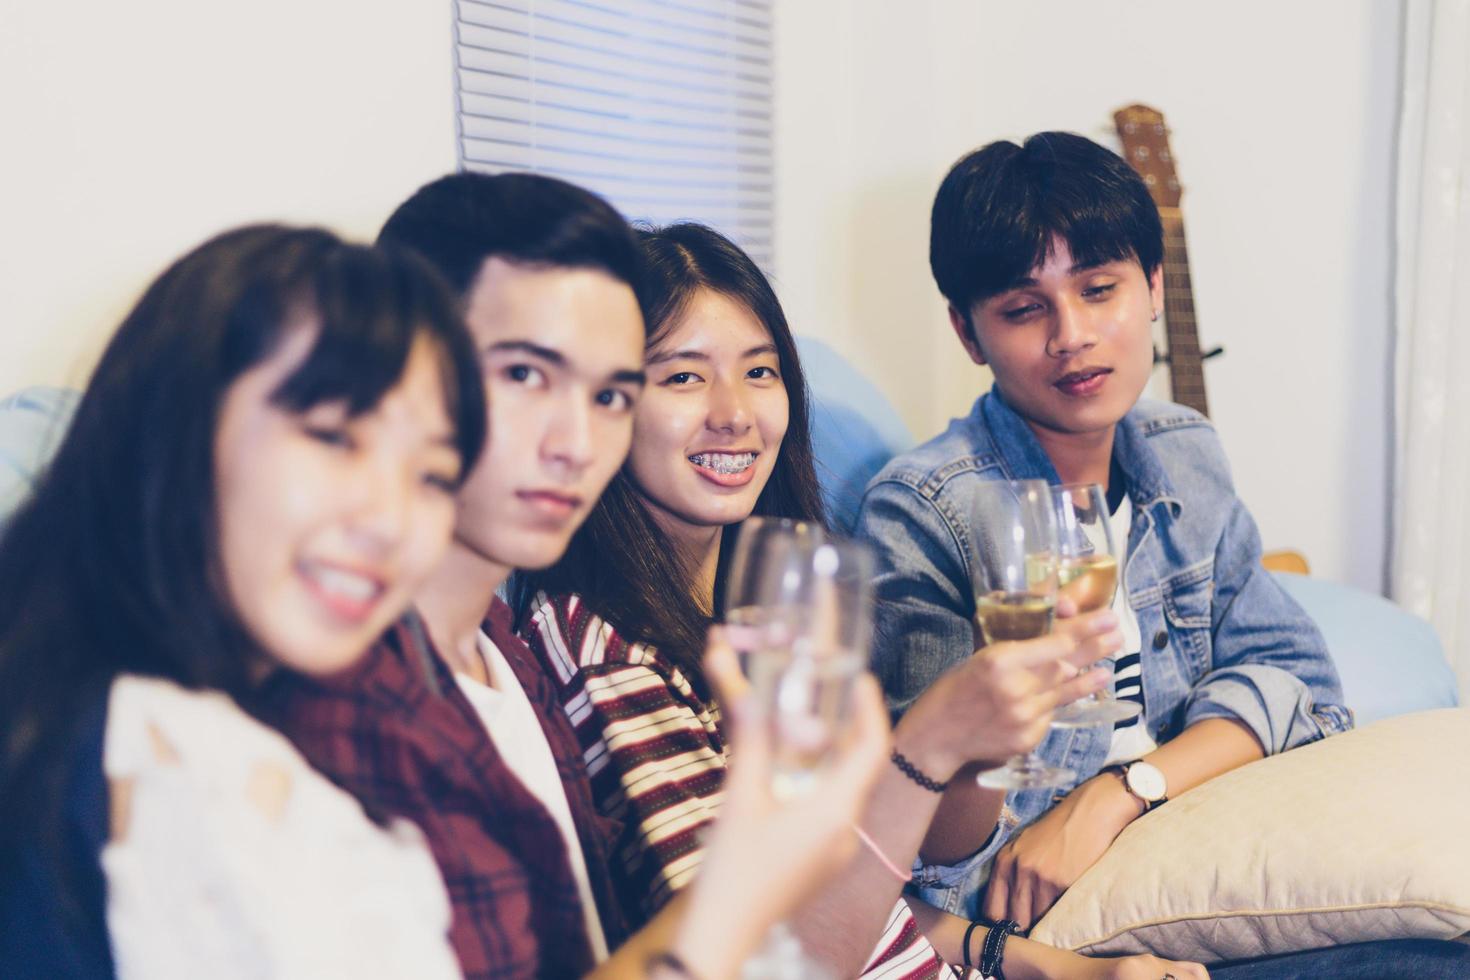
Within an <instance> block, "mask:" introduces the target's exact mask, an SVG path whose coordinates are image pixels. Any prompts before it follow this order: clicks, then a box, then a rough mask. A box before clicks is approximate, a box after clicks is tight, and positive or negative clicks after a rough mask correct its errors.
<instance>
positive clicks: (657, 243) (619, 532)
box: [512, 224, 824, 693]
mask: <svg viewBox="0 0 1470 980" xmlns="http://www.w3.org/2000/svg"><path fill="white" fill-rule="evenodd" d="M639 238H640V239H641V241H642V243H643V248H644V252H645V254H646V256H647V258H648V306H647V309H648V321H649V326H650V329H651V333H650V338H649V346H650V347H652V346H654V345H655V344H657V343H658V342H659V340H661V339H662V338H663V337H664V336H666V335H667V334H668V332H669V330H671V329H672V328H673V327H674V325H675V324H677V323H678V322H679V319H680V317H682V316H683V315H684V313H685V311H687V310H688V308H689V305H690V303H691V302H692V301H693V299H694V297H695V295H696V294H697V293H698V292H699V291H700V290H703V289H709V290H713V291H715V292H717V293H720V294H722V295H724V296H727V297H729V298H730V299H732V300H734V301H735V302H737V303H739V304H741V305H742V306H744V307H745V308H746V309H748V310H750V312H751V313H752V314H753V315H754V316H755V318H756V319H757V320H759V321H760V322H761V324H762V325H763V326H764V327H765V328H766V331H767V332H768V333H769V334H770V335H771V340H772V342H773V343H774V344H775V345H776V352H777V356H778V358H779V361H780V365H781V377H782V379H783V381H784V384H785V388H786V397H787V400H788V402H789V403H790V409H789V411H790V415H789V419H790V421H789V422H788V424H787V428H786V436H785V438H784V439H783V440H782V442H781V451H780V453H779V455H778V456H777V458H776V465H775V467H774V469H773V470H772V471H771V478H770V480H769V481H768V482H767V483H766V486H765V488H764V489H763V490H762V491H761V494H760V496H759V497H758V498H757V499H756V504H755V511H754V513H756V514H763V515H769V516H776V517H795V518H800V519H803V520H809V521H817V522H821V521H823V519H824V517H823V511H822V497H821V491H820V488H819V487H818V484H817V475H816V468H815V466H814V464H813V459H812V439H811V409H810V406H809V404H808V399H807V385H806V378H805V376H804V375H803V374H802V372H801V362H800V360H799V359H798V357H797V351H796V341H795V339H794V338H793V337H792V335H791V328H790V327H789V326H788V325H787V323H786V314H785V313H783V312H782V310H781V303H780V301H779V300H777V299H776V294H775V291H774V290H772V289H771V284H770V282H768V281H767V280H766V277H765V275H764V274H763V273H762V272H761V271H760V269H759V268H758V267H757V266H756V264H755V263H754V262H753V261H752V260H751V258H750V256H748V255H746V254H745V253H744V252H743V251H741V250H740V247H739V246H738V245H736V244H735V243H734V242H732V241H730V240H729V239H728V238H726V237H724V236H723V235H721V234H720V233H719V232H717V231H715V230H714V229H712V228H709V227H707V226H705V225H699V224H676V225H670V226H669V227H667V228H662V229H654V230H650V231H641V232H640V233H639ZM738 529H739V525H738V524H737V525H731V526H730V527H727V528H725V530H724V534H723V538H722V541H721V548H720V566H719V569H718V571H717V573H716V580H715V596H714V599H715V603H716V608H715V609H714V610H707V609H705V608H704V607H703V605H702V603H701V602H700V601H699V600H698V599H697V598H696V596H695V595H694V593H693V588H692V584H693V582H694V578H695V569H694V568H692V567H690V565H689V562H688V561H687V560H686V559H685V558H684V557H683V556H682V555H681V554H680V553H679V550H678V549H677V548H675V547H674V546H673V544H672V543H671V542H670V541H669V539H668V536H667V535H666V534H665V533H664V531H663V530H662V529H661V528H660V527H659V525H658V524H657V522H656V521H655V520H654V519H653V515H652V514H651V512H650V511H649V505H648V503H647V501H646V500H645V498H644V496H643V493H642V491H641V490H639V489H638V486H637V483H636V482H635V481H634V479H633V477H632V474H631V473H630V471H629V469H628V467H626V466H625V467H623V468H622V469H621V470H620V471H619V472H618V473H617V475H616V476H614V477H613V479H612V482H611V483H610V484H609V485H608V488H607V491H606V492H605V493H604V494H603V495H602V497H601V498H600V499H599V500H598V502H597V505H596V506H595V507H594V508H593V509H592V513H591V514H589V515H588V518H587V522H586V523H585V524H583V525H582V527H581V528H580V529H579V530H578V531H577V533H576V534H575V535H574V536H573V538H572V541H571V545H570V546H569V547H568V548H567V553H566V554H565V555H564V556H563V557H562V559H561V561H559V562H557V563H556V564H555V565H553V566H552V567H551V568H549V569H546V570H545V571H542V572H536V573H521V574H518V575H517V576H516V577H515V580H514V583H513V591H512V594H513V599H514V602H515V605H516V607H517V611H518V613H519V615H520V617H521V618H524V617H525V616H526V615H527V614H528V613H529V612H530V605H531V602H532V601H533V600H534V598H535V595H536V593H537V592H538V591H544V592H546V593H547V594H548V595H562V594H567V593H576V594H578V595H580V596H581V597H582V598H583V600H584V601H585V602H586V603H587V606H588V608H590V609H594V610H596V612H597V613H598V615H600V616H602V617H603V618H604V619H606V620H607V621H608V622H610V623H612V624H613V625H614V626H615V628H616V629H617V630H618V632H619V633H621V634H622V635H623V636H625V637H626V638H628V639H630V640H637V641H639V642H643V643H649V644H652V645H655V646H657V647H658V648H659V649H660V650H661V651H662V652H663V654H664V655H665V656H667V657H669V658H670V659H671V660H673V661H674V662H675V663H677V664H679V666H680V668H681V669H682V670H683V671H684V672H685V673H686V674H687V675H688V676H689V678H690V680H691V682H692V683H693V684H694V685H695V687H696V689H699V690H701V691H703V692H704V693H708V691H707V688H706V686H705V684H704V679H703V678H704V675H703V671H702V670H701V668H700V658H701V656H702V655H703V653H704V638H705V632H706V630H707V628H708V626H709V622H710V613H711V612H714V614H715V615H719V613H720V612H721V610H720V609H719V608H718V603H719V602H720V598H721V592H722V588H721V586H722V585H723V580H724V573H725V565H726V562H727V561H728V558H729V554H730V547H729V546H730V544H731V543H732V541H733V540H734V535H735V534H736V532H737V531H738Z"/></svg>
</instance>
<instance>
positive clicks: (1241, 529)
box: [1184, 499, 1353, 755]
mask: <svg viewBox="0 0 1470 980" xmlns="http://www.w3.org/2000/svg"><path fill="white" fill-rule="evenodd" d="M1212 606H1213V608H1212V611H1211V620H1212V622H1211V632H1212V635H1213V640H1212V643H1211V647H1212V662H1211V665H1210V670H1209V672H1208V673H1207V674H1205V676H1204V677H1203V678H1201V679H1200V680H1199V682H1197V683H1196V684H1195V685H1194V688H1193V690H1192V691H1191V692H1190V695H1189V697H1188V698H1187V699H1186V701H1185V704H1184V725H1185V727H1186V728H1187V727H1189V726H1190V725H1193V724H1194V723H1195V722H1198V721H1202V720H1204V719H1206V718H1233V719H1235V720H1237V721H1240V722H1241V723H1243V724H1244V725H1246V726H1247V727H1248V728H1249V729H1250V730H1251V731H1252V732H1253V733H1255V736H1256V739H1257V740H1258V741H1259V742H1260V743H1261V747H1262V749H1264V750H1265V753H1266V754H1267V755H1274V754H1276V753H1277V752H1284V751H1286V750H1287V749H1292V748H1296V747H1297V746H1298V745H1304V744H1306V743H1307V742H1313V741H1316V740H1317V739H1319V738H1323V737H1325V736H1327V735H1333V734H1336V733H1338V732H1343V731H1347V730H1348V729H1350V728H1352V727H1353V715H1352V712H1351V711H1350V710H1349V709H1348V708H1347V707H1346V706H1345V705H1344V704H1343V694H1342V684H1341V682H1340V681H1339V680H1338V676H1337V668H1336V667H1335V666H1334V665H1333V663H1332V658H1331V656H1330V655H1329V654H1328V652H1327V644H1326V642H1325V641H1324V640H1323V638H1322V633H1321V631H1319V630H1318V629H1317V626H1316V624H1315V623H1313V622H1312V620H1311V618H1310V617H1309V616H1308V615H1307V614H1306V612H1304V611H1303V610H1302V608H1301V607H1300V606H1298V605H1297V604H1296V602H1295V601H1294V600H1293V599H1292V598H1291V597H1290V596H1289V595H1287V594H1286V591H1285V590H1284V589H1282V588H1281V586H1280V585H1279V584H1277V582H1276V581H1275V580H1274V579H1273V578H1272V577H1271V575H1270V573H1268V572H1267V571H1266V569H1265V568H1264V567H1262V565H1261V539H1260V534H1259V532H1258V531H1257V530H1256V524H1255V521H1254V520H1252V519H1251V516H1250V513H1249V512H1248V511H1247V510H1246V509H1245V505H1244V504H1242V503H1241V502H1240V501H1239V499H1236V500H1235V501H1234V504H1233V510H1232V513H1231V517H1230V520H1229V521H1228V523H1227V525H1226V528H1225V533H1224V534H1223V535H1222V536H1221V539H1220V545H1219V549H1218V551H1217V552H1216V555H1215V596H1214V602H1213V604H1212Z"/></svg>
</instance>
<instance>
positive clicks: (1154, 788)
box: [1128, 762, 1168, 803]
mask: <svg viewBox="0 0 1470 980" xmlns="http://www.w3.org/2000/svg"><path fill="white" fill-rule="evenodd" d="M1128 790H1129V791H1130V792H1131V793H1132V794H1133V795H1134V796H1136V797H1138V798H1139V799H1140V800H1147V801H1148V802H1150V803H1156V802H1158V801H1159V800H1162V799H1163V798H1164V794H1165V793H1166V792H1168V784H1167V783H1166V782H1165V781H1164V774H1163V772H1162V771H1161V770H1160V769H1159V767H1158V766H1155V765H1151V764H1150V763H1147V762H1135V763H1133V765H1131V766H1129V767H1128Z"/></svg>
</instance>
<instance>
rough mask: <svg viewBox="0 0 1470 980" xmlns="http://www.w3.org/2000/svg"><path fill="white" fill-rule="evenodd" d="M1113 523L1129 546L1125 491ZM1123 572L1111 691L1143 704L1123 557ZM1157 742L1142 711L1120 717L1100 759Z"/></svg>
mask: <svg viewBox="0 0 1470 980" xmlns="http://www.w3.org/2000/svg"><path fill="white" fill-rule="evenodd" d="M1109 523H1110V524H1111V525H1112V532H1113V542H1114V543H1115V545H1116V546H1117V548H1118V551H1119V553H1120V554H1121V553H1126V552H1127V550H1128V532H1129V531H1130V530H1131V529H1132V526H1133V500H1132V498H1130V497H1129V496H1128V495H1127V494H1124V495H1123V502H1122V503H1120V504H1119V505H1118V509H1117V510H1116V511H1114V512H1113V515H1112V517H1111V518H1110V519H1109ZM1122 571H1123V574H1122V575H1120V576H1119V577H1118V591H1117V592H1115V593H1114V594H1113V612H1114V613H1116V614H1117V616H1118V628H1119V630H1120V631H1121V632H1122V634H1123V646H1122V647H1121V648H1120V649H1119V650H1118V659H1117V660H1116V661H1114V663H1113V693H1114V695H1115V696H1116V697H1117V698H1118V699H1119V700H1120V701H1134V702H1136V703H1137V704H1138V705H1139V706H1140V707H1142V706H1143V704H1144V702H1143V666H1142V663H1141V660H1140V658H1141V656H1142V651H1143V637H1142V635H1141V634H1140V632H1139V628H1138V617H1137V616H1136V615H1134V613H1133V607H1132V606H1130V605H1129V604H1128V588H1127V586H1126V585H1125V584H1124V583H1125V582H1126V581H1127V567H1126V559H1125V564H1124V568H1123V569H1122ZM1158 747H1159V745H1158V743H1157V742H1155V741H1154V740H1153V736H1151V735H1149V733H1148V727H1147V726H1146V725H1144V723H1143V715H1138V716H1137V717H1135V718H1129V719H1128V720H1127V721H1120V722H1118V723H1117V724H1116V725H1115V726H1114V727H1113V741H1112V744H1111V745H1110V746H1109V747H1108V758H1107V761H1106V762H1104V763H1103V766H1104V768H1106V767H1107V766H1116V765H1119V764H1120V763H1124V762H1133V761H1135V760H1137V759H1141V758H1143V757H1144V756H1146V755H1148V754H1149V753H1150V752H1152V751H1153V750H1154V749H1156V748H1158Z"/></svg>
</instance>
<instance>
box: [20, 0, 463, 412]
mask: <svg viewBox="0 0 1470 980" xmlns="http://www.w3.org/2000/svg"><path fill="white" fill-rule="evenodd" d="M451 84H452V67H451V33H450V5H449V3H447V2H443V3H437V2H436V3H423V2H412V3H402V2H390V0H378V2H371V0H369V2H363V0H309V2H293V0H253V2H251V3H233V4H222V3H216V2H210V0H203V2H202V0H133V2H129V3H115V2H106V0H76V2H70V3H51V2H45V0H42V2H36V0H0V108H3V111H0V119H3V120H4V131H3V136H0V140H3V149H0V392H8V391H10V390H13V389H14V388H17V387H20V386H22V385H25V384H35V383H70V384H81V383H82V382H84V381H85V379H86V377H87V374H88V373H89V371H90V369H91V365H92V364H93V363H94V361H95V357H96V354H97V352H98V351H99V349H100V345H101V344H102V343H103V342H105V340H106V338H107V336H108V335H109V333H110V332H111V330H112V328H113V327H115V326H116V324H117V323H118V321H119V320H120V319H121V317H122V315H123V314H125V313H126V312H127V309H128V307H129V306H130V305H131V303H132V302H133V301H134V299H136V297H137V295H138V293H139V292H140V291H141V289H142V288H143V287H144V286H145V285H146V284H147V282H148V281H149V280H150V279H151V278H152V277H153V276H154V275H155V274H156V273H157V272H159V271H161V270H162V268H163V266H164V265H165V264H166V263H167V262H168V261H169V260H170V259H172V258H174V257H175V256H177V255H179V254H180V253H181V252H183V251H184V250H186V249H188V248H189V247H191V246H192V245H194V244H195V243H197V242H198V241H200V240H202V239H203V238H204V237H205V236H207V235H210V234H213V233H214V232H217V231H220V230H223V229H224V228H226V227H228V226H230V225H233V224H237V223H241V222H245V221H258V220H289V221H294V222H312V223H324V224H327V225H329V226H331V227H334V228H336V229H338V230H340V231H342V232H344V233H347V234H350V235H354V236H358V237H371V236H372V235H373V234H374V233H375V232H376V231H377V228H378V226H379V225H380V224H381V223H382V221H383V219H384V218H385V217H387V214H388V212H389V211H390V210H391V209H392V208H393V207H394V205H396V204H397V203H398V202H399V201H401V200H402V199H403V198H404V197H406V196H407V195H408V194H409V193H410V192H411V191H412V190H413V189H414V188H415V187H417V186H418V185H419V184H421V183H423V182H425V181H426V180H429V179H431V178H433V177H435V176H437V175H439V174H441V173H444V172H446V171H448V170H450V169H452V168H453V166H454V146H455V135H454V111H453V95H452V88H451Z"/></svg>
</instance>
